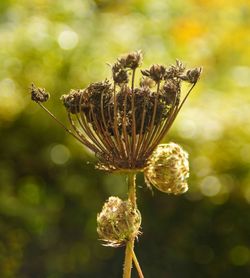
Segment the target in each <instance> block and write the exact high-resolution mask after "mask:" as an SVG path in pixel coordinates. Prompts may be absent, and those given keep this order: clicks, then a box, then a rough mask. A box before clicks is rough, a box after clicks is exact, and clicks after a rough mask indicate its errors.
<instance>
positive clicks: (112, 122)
mask: <svg viewBox="0 0 250 278" xmlns="http://www.w3.org/2000/svg"><path fill="white" fill-rule="evenodd" d="M141 62H142V53H141V52H140V51H136V52H132V53H129V54H127V55H124V56H122V57H121V58H119V59H117V61H116V62H115V63H114V64H113V66H111V69H112V77H113V81H112V82H110V81H109V80H104V81H102V82H95V83H91V84H90V85H89V86H87V88H85V89H78V90H71V91H70V93H69V94H68V95H63V96H62V97H61V100H62V101H63V104H64V106H65V108H66V110H67V112H68V118H69V121H70V124H71V127H72V130H69V129H67V128H66V127H65V126H64V128H65V129H66V130H67V131H68V132H69V133H71V135H73V136H74V137H75V138H77V139H78V140H79V141H80V142H81V143H83V144H84V145H86V146H87V147H88V148H89V149H91V150H92V151H93V152H94V153H95V154H96V156H97V157H98V158H99V159H100V163H99V164H98V168H99V169H103V170H108V171H114V170H131V169H133V170H142V169H143V168H144V167H145V164H146V160H147V159H148V158H149V156H150V155H151V154H152V152H153V151H154V149H155V148H156V146H157V145H158V144H159V142H160V141H161V139H162V138H163V137H164V135H165V134H166V132H167V131H168V130H169V128H170V127H171V125H172V123H173V121H174V120H175V118H176V116H177V114H178V112H179V111H180V109H181V107H182V105H183V104H184V102H185V100H186V98H187V96H188V95H189V93H190V92H191V90H192V88H193V87H194V86H195V84H196V82H197V81H198V79H199V76H200V73H201V68H195V69H189V70H187V71H186V69H185V66H184V65H183V64H182V63H181V62H180V61H178V60H177V61H176V64H175V65H171V66H170V67H165V66H164V65H158V64H155V65H152V66H151V67H150V68H149V69H146V70H142V71H141V74H142V76H141V79H140V82H139V85H138V86H136V85H135V74H136V70H137V68H138V67H139V66H140V65H141ZM183 81H185V82H188V83H190V84H191V87H190V89H189V91H188V92H187V94H186V95H185V96H184V98H182V96H181V85H182V82H183ZM47 98H48V97H47V95H46V92H45V91H44V90H42V89H40V88H37V89H36V88H35V87H34V86H33V87H32V99H33V100H35V101H36V102H37V103H38V104H40V105H41V106H42V107H43V108H44V109H46V108H45V107H44V106H43V104H42V102H44V101H46V100H47ZM47 112H48V111H47ZM50 114H51V113H50ZM52 116H53V115H52ZM54 118H55V117H54ZM60 124H61V123H60ZM61 125H62V124H61Z"/></svg>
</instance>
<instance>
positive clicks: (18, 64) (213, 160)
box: [0, 0, 250, 278]
mask: <svg viewBox="0 0 250 278" xmlns="http://www.w3.org/2000/svg"><path fill="white" fill-rule="evenodd" d="M138 49H142V51H143V53H144V55H145V58H144V65H143V66H144V67H147V66H149V65H150V64H152V63H163V64H167V65H169V64H172V63H174V61H175V59H176V58H178V59H181V60H182V61H184V63H185V64H186V65H187V66H188V67H194V66H202V67H203V74H202V78H201V80H200V82H199V84H198V85H197V87H196V88H195V90H194V91H193V93H192V95H191V96H190V98H189V100H188V102H187V103H186V104H185V106H184V107H183V109H182V111H181V113H180V114H179V116H178V118H177V120H176V121H175V123H174V126H173V127H172V129H171V131H170V132H169V133H168V135H167V136H166V138H165V142H169V141H174V142H176V143H179V144H180V145H182V146H183V147H184V148H185V149H186V150H187V151H188V152H189V154H190V167H191V176H190V179H189V185H190V190H189V192H188V193H187V194H185V195H183V196H179V197H176V196H171V195H166V194H163V193H160V192H157V191H154V195H153V196H152V193H151V191H150V190H148V189H147V188H146V186H145V184H144V180H143V176H142V175H139V176H138V203H139V208H140V210H141V213H142V216H143V235H142V236H141V237H140V240H139V242H138V244H137V245H136V253H137V256H138V258H139V260H140V263H141V266H142V269H143V271H144V273H145V277H152V278H153V277H159V278H165V277H169V278H170V277H173V278H179V277H180V278H182V277H236V276H237V277H250V171H249V170H250V124H249V118H250V2H249V1H248V0H175V1H170V0H169V1H160V0H134V1H133V0H128V1H122V0H116V1H115V0H95V1H94V0H70V1H68V0H60V1H59V0H55V1H49V0H33V1H28V0H20V1H15V0H1V1H0V277H1V278H12V277H16V278H33V277H34V278H40V277H41V278H44V277H46V278H61V277H74V278H75V277H86V278H94V277H104V278H106V277H107V278H112V277H121V274H122V263H123V256H124V250H123V248H118V249H112V248H107V247H103V246H101V244H100V241H99V240H98V238H97V234H96V214H97V212H99V211H100V210H101V207H102V205H103V203H104V201H105V200H106V199H107V198H108V197H109V196H110V195H115V196H119V197H121V198H126V191H127V187H126V178H125V176H121V175H111V174H106V173H102V172H98V171H97V170H95V169H94V165H95V162H96V160H95V157H94V156H93V155H92V154H91V153H90V152H89V151H88V150H87V149H86V148H85V147H83V146H81V145H80V144H79V143H77V142H76V141H75V140H74V138H71V137H70V136H69V135H68V134H66V133H65V132H64V130H62V129H61V128H60V127H59V126H57V125H56V123H55V122H53V121H52V120H51V119H50V118H49V117H48V115H46V114H45V113H44V111H42V110H41V109H40V108H39V107H38V106H37V105H36V104H35V103H32V102H31V101H30V95H29V90H28V88H29V86H30V84H31V83H32V82H34V83H35V84H36V85H37V86H40V87H45V88H46V89H47V90H48V91H49V92H50V93H51V100H50V102H49V103H48V104H47V107H48V108H49V109H51V110H52V111H53V112H54V113H55V114H56V115H57V116H58V117H59V118H60V119H61V120H62V121H64V122H65V123H66V124H67V119H66V113H65V110H64V107H63V106H62V104H61V102H60V100H59V97H60V95H61V94H63V93H67V92H68V91H69V89H70V88H84V87H85V86H87V84H88V83H89V82H94V81H99V80H103V79H104V78H105V77H110V76H111V73H110V69H109V67H108V66H107V65H106V63H107V62H114V60H115V58H116V57H118V56H119V55H120V54H122V53H126V52H129V51H133V50H138ZM133 277H137V276H136V273H133Z"/></svg>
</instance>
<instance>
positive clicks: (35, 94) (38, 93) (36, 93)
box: [31, 84, 49, 102]
mask: <svg viewBox="0 0 250 278" xmlns="http://www.w3.org/2000/svg"><path fill="white" fill-rule="evenodd" d="M31 99H32V100H33V101H35V102H46V101H47V100H48V99H49V93H48V92H46V91H45V89H42V88H36V86H35V85H34V84H31Z"/></svg>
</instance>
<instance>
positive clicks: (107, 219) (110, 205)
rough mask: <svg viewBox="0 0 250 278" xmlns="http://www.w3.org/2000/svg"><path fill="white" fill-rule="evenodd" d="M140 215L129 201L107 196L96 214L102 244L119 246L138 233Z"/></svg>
mask: <svg viewBox="0 0 250 278" xmlns="http://www.w3.org/2000/svg"><path fill="white" fill-rule="evenodd" d="M140 225H141V215H140V212H139V211H138V210H137V209H134V208H133V207H132V205H131V203H130V201H129V200H128V201H122V200H121V199H120V198H118V197H113V196H112V197H109V199H108V200H107V201H106V203H105V204H104V205H103V208H102V211H101V212H100V213H99V214H98V215H97V232H98V234H99V237H100V239H101V240H103V241H104V245H108V246H112V247H119V246H122V245H123V244H124V243H126V241H128V240H129V239H130V238H131V237H133V238H134V237H137V236H138V235H139V229H140Z"/></svg>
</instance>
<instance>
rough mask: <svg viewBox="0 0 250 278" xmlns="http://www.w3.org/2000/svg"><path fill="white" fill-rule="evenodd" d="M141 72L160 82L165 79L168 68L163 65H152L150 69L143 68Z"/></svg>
mask: <svg viewBox="0 0 250 278" xmlns="http://www.w3.org/2000/svg"><path fill="white" fill-rule="evenodd" d="M141 73H142V75H144V76H147V77H149V78H151V79H152V80H154V81H155V82H156V83H158V82H160V81H161V80H163V79H164V76H165V73H166V68H165V67H164V66H162V65H152V66H151V67H150V69H149V70H142V71H141Z"/></svg>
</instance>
